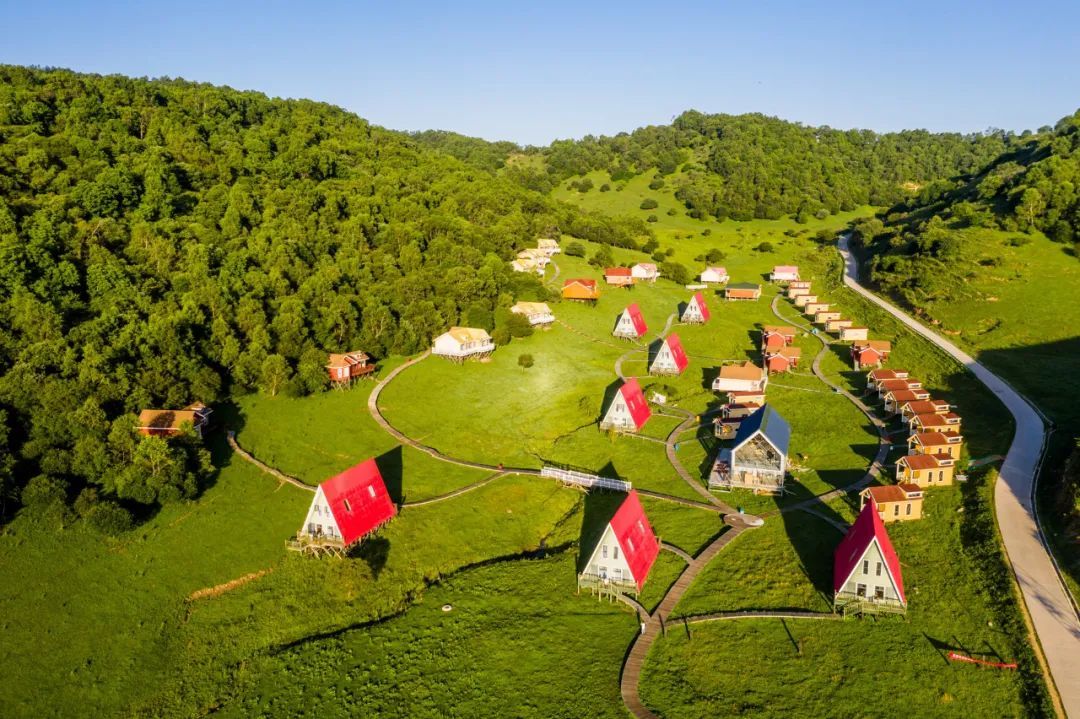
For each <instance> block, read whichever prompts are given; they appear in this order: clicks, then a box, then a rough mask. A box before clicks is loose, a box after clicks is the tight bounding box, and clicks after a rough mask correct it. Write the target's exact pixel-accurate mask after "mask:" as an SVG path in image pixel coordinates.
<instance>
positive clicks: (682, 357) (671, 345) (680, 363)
mask: <svg viewBox="0 0 1080 719" xmlns="http://www.w3.org/2000/svg"><path fill="white" fill-rule="evenodd" d="M664 344H666V345H667V346H668V349H669V350H671V356H672V358H673V359H674V360H675V366H676V367H678V368H679V371H680V372H682V371H683V370H684V369H686V365H687V364H689V362H690V361H689V360H688V359H687V358H686V350H684V349H683V346H682V341H681V340H680V339H679V335H677V334H675V333H674V332H672V333H671V334H669V335H668V336H667V337H666V338H665V339H664Z"/></svg>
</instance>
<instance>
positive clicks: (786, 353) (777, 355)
mask: <svg viewBox="0 0 1080 719" xmlns="http://www.w3.org/2000/svg"><path fill="white" fill-rule="evenodd" d="M800 356H802V350H801V349H799V348H798V347H781V348H780V349H778V350H776V351H771V352H766V353H765V369H766V370H767V371H768V372H769V374H774V373H776V372H789V371H790V370H791V369H792V368H793V367H798V366H799V357H800Z"/></svg>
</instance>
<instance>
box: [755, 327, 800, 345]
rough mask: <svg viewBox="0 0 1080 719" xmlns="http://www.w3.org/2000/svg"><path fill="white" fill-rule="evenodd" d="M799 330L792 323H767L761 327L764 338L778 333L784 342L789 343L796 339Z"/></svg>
mask: <svg viewBox="0 0 1080 719" xmlns="http://www.w3.org/2000/svg"><path fill="white" fill-rule="evenodd" d="M797 332H798V330H796V329H795V328H794V327H792V326H791V325H765V326H764V327H762V328H761V338H762V339H763V340H764V339H765V338H766V337H771V336H773V335H776V336H778V337H780V338H781V339H783V340H784V344H786V345H789V344H791V343H792V342H794V341H795V335H796V333H797Z"/></svg>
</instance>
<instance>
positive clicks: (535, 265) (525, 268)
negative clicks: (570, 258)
mask: <svg viewBox="0 0 1080 719" xmlns="http://www.w3.org/2000/svg"><path fill="white" fill-rule="evenodd" d="M560 252H562V249H561V248H560V247H559V241H558V240H554V239H550V238H547V237H541V238H540V239H538V240H537V241H536V247H529V248H526V249H524V250H521V251H520V252H518V254H517V258H516V259H514V260H512V261H511V262H510V267H511V269H513V270H514V272H530V273H536V274H538V275H543V274H544V271H545V270H547V266H548V263H549V262H551V256H552V255H557V254H559V253H560Z"/></svg>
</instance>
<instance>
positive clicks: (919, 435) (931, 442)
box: [908, 432, 957, 447]
mask: <svg viewBox="0 0 1080 719" xmlns="http://www.w3.org/2000/svg"><path fill="white" fill-rule="evenodd" d="M956 436H957V435H955V434H943V433H941V432H916V433H915V434H913V435H911V436H910V437H908V444H918V445H920V446H923V447H940V446H941V445H943V444H950V442H949V439H950V438H952V439H955V438H956Z"/></svg>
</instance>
